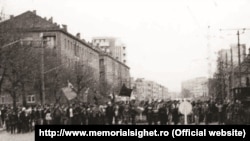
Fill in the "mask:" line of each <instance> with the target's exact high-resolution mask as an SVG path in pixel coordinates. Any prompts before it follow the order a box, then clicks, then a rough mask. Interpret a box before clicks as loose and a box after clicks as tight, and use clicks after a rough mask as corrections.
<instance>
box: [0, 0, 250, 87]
mask: <svg viewBox="0 0 250 141" xmlns="http://www.w3.org/2000/svg"><path fill="white" fill-rule="evenodd" d="M249 7H250V1H249V0H0V9H1V10H2V11H3V13H5V14H8V15H11V14H13V15H19V14H21V13H23V12H26V11H27V10H37V14H38V15H40V16H42V17H47V18H50V17H53V20H54V22H57V23H58V24H67V25H68V30H69V32H70V33H72V34H74V35H75V34H76V33H77V32H80V33H81V36H82V37H83V38H85V39H86V40H89V41H90V40H91V38H92V37H95V36H113V37H118V38H120V39H121V40H122V42H123V43H125V44H126V46H127V54H128V56H127V57H128V65H129V66H130V68H131V71H130V72H131V76H132V77H135V78H138V77H143V78H145V79H148V80H153V81H156V82H158V83H160V84H162V85H164V86H166V87H168V88H169V90H170V91H180V90H181V81H183V80H187V79H190V78H194V77H200V76H207V75H208V61H207V58H208V54H209V53H208V52H209V51H208V47H210V56H211V60H215V56H216V51H217V50H219V49H221V48H229V44H231V43H237V37H236V31H233V30H232V31H223V32H220V31H219V29H220V28H248V27H250V8H249ZM208 26H210V27H211V28H210V30H209V32H208ZM208 33H209V34H208ZM249 33H250V31H246V32H245V33H244V34H242V35H241V43H247V48H249V40H250V34H249ZM207 35H210V36H209V37H210V40H208V38H207V37H208V36H207ZM208 43H209V44H208ZM214 66H215V64H214V63H213V68H214Z"/></svg>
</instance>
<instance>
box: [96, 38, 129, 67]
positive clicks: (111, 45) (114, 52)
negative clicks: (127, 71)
mask: <svg viewBox="0 0 250 141" xmlns="http://www.w3.org/2000/svg"><path fill="white" fill-rule="evenodd" d="M92 45H93V46H94V47H95V48H99V49H100V50H101V51H102V52H105V53H108V54H110V55H111V56H112V57H113V58H115V59H117V60H118V61H120V62H122V63H124V64H126V63H127V53H126V46H125V45H124V44H123V43H122V42H121V41H120V40H119V39H117V38H114V37H95V38H93V40H92Z"/></svg>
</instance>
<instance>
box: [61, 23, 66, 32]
mask: <svg viewBox="0 0 250 141" xmlns="http://www.w3.org/2000/svg"><path fill="white" fill-rule="evenodd" d="M62 27H63V30H64V31H66V32H67V25H65V24H63V25H62Z"/></svg>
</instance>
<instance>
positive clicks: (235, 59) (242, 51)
mask: <svg viewBox="0 0 250 141" xmlns="http://www.w3.org/2000/svg"><path fill="white" fill-rule="evenodd" d="M230 49H231V50H232V51H231V55H232V56H231V55H230V57H231V58H230V59H232V61H231V62H232V63H233V66H238V65H239V61H240V62H242V61H243V60H244V58H245V57H246V45H245V44H241V45H240V53H239V47H238V45H236V44H231V45H230ZM239 55H240V56H239ZM239 59H240V60H239ZM228 60H229V59H228Z"/></svg>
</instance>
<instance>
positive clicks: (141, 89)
mask: <svg viewBox="0 0 250 141" xmlns="http://www.w3.org/2000/svg"><path fill="white" fill-rule="evenodd" d="M134 85H135V89H134V93H135V95H136V96H137V99H138V100H140V101H142V100H146V101H148V100H156V99H163V100H166V99H168V98H170V96H169V93H168V89H167V88H166V87H164V86H163V85H160V84H158V83H156V82H154V81H149V80H145V79H144V78H137V79H136V80H134Z"/></svg>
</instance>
